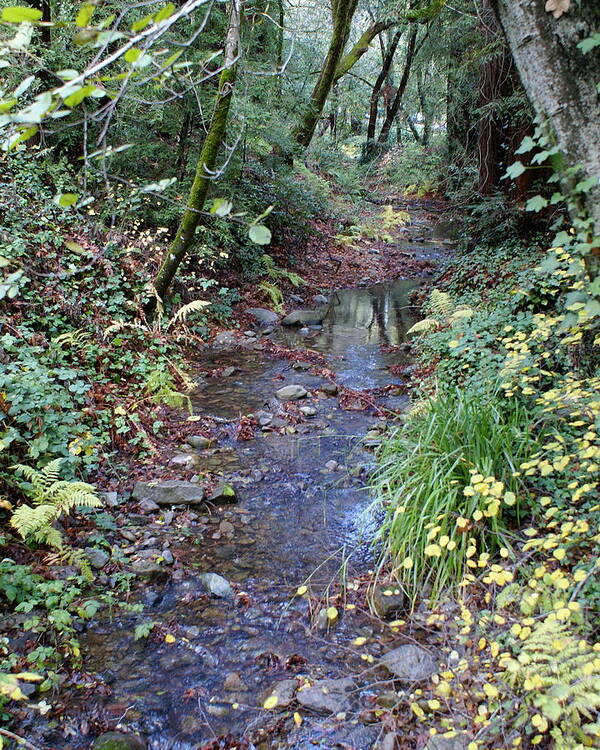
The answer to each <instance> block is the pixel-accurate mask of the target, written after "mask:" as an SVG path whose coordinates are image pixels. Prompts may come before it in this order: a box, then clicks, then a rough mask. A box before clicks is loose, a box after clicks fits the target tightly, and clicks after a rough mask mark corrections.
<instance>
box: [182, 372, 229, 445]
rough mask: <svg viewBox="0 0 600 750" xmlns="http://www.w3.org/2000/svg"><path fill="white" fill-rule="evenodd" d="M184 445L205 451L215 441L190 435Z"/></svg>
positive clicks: (202, 436)
mask: <svg viewBox="0 0 600 750" xmlns="http://www.w3.org/2000/svg"><path fill="white" fill-rule="evenodd" d="M234 369H235V368H234ZM186 443H187V444H188V445H189V446H190V447H191V448H195V449H196V450H205V449H206V448H211V447H212V446H213V445H214V444H215V441H214V440H212V439H211V438H208V437H205V436H204V435H190V436H189V437H188V438H186Z"/></svg>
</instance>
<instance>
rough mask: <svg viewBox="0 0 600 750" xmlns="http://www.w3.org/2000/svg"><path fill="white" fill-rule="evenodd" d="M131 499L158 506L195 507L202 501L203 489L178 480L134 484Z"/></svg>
mask: <svg viewBox="0 0 600 750" xmlns="http://www.w3.org/2000/svg"><path fill="white" fill-rule="evenodd" d="M131 497H132V498H133V499H134V500H152V501H153V502H155V503H157V504H158V505H197V504H198V503H201V502H202V501H203V499H204V487H202V486H201V485H198V484H194V483H192V482H184V481H181V480H179V479H167V480H166V481H164V482H136V483H135V485H134V487H133V491H132V493H131Z"/></svg>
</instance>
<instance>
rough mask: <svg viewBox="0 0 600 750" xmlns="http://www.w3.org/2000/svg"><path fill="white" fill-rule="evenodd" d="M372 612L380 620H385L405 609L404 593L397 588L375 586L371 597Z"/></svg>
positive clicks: (391, 585) (392, 586)
mask: <svg viewBox="0 0 600 750" xmlns="http://www.w3.org/2000/svg"><path fill="white" fill-rule="evenodd" d="M371 606H372V608H373V611H374V612H375V614H376V615H377V616H378V617H381V619H382V620H386V619H389V618H392V617H395V616H396V615H398V614H400V612H401V611H402V610H404V609H406V606H407V600H406V596H405V594H404V591H403V590H402V589H401V588H399V587H398V586H394V585H393V584H389V585H387V586H376V587H375V590H374V591H373V595H372V597H371Z"/></svg>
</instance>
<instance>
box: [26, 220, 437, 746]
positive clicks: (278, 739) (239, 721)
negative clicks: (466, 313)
mask: <svg viewBox="0 0 600 750" xmlns="http://www.w3.org/2000/svg"><path fill="white" fill-rule="evenodd" d="M413 221H414V222H417V224H418V228H417V229H415V226H414V223H413V226H412V234H413V235H414V234H415V233H416V232H418V233H419V234H420V237H421V241H420V242H418V243H415V242H414V241H413V242H411V241H409V240H406V241H405V244H406V250H407V252H411V253H413V254H416V255H417V257H419V254H420V256H421V257H424V258H428V259H432V260H434V261H436V262H437V261H440V260H441V259H442V258H443V257H444V255H445V253H446V252H447V244H448V243H447V242H446V241H444V235H445V234H447V228H446V226H445V225H443V224H441V223H439V224H437V227H436V224H435V222H434V221H433V220H432V218H431V215H430V214H426V213H425V212H421V213H419V214H418V215H417V216H416V217H414V220H413ZM423 238H424V239H423ZM423 281H424V279H423V278H416V279H396V280H392V281H388V282H385V283H380V284H375V285H373V286H367V287H359V288H355V289H341V290H338V291H337V292H335V293H334V294H333V298H332V301H333V305H332V309H331V311H330V314H329V315H328V317H327V319H326V320H325V322H324V325H323V326H322V327H319V328H312V329H309V330H308V332H307V331H306V330H304V331H299V330H298V329H287V328H278V329H276V331H275V332H274V333H273V334H272V337H273V339H274V340H275V342H276V343H278V344H279V345H283V346H285V347H287V348H288V349H292V350H297V351H305V350H306V349H310V350H313V351H314V352H318V353H319V354H321V355H323V356H324V357H325V362H326V365H325V366H326V367H327V368H328V369H329V370H331V371H332V372H333V373H334V378H333V379H334V381H335V382H336V383H337V385H338V387H339V388H340V389H342V392H343V389H352V390H353V391H362V392H364V391H365V390H366V391H368V393H369V395H370V396H371V397H372V399H373V404H376V409H373V408H367V409H353V408H342V407H341V406H340V403H339V394H328V393H325V392H323V391H321V390H320V388H321V387H322V385H323V384H324V383H326V382H328V381H327V380H325V379H324V377H323V375H322V374H316V373H317V372H318V370H317V371H315V370H312V371H311V370H310V369H305V370H303V369H294V368H293V366H292V363H291V362H290V361H288V360H285V359H281V358H274V357H270V356H268V355H266V354H265V352H263V351H260V350H257V349H254V348H244V349H242V350H235V351H234V350H209V351H208V352H207V353H206V354H205V355H203V360H202V362H201V364H202V366H205V367H206V368H207V369H211V368H222V367H228V366H232V367H235V372H234V373H233V374H232V375H230V376H229V377H216V378H209V379H207V380H206V382H205V383H204V385H203V386H202V387H201V388H199V389H198V391H197V392H196V393H194V394H193V405H194V410H195V412H196V413H198V414H209V415H212V416H214V417H216V418H218V419H219V420H220V421H221V423H222V424H223V437H222V439H220V440H219V442H218V446H217V447H216V448H215V449H212V450H206V451H202V452H201V454H200V455H201V460H202V463H201V465H200V466H199V468H198V470H199V471H200V472H201V471H202V470H206V471H212V472H215V471H218V472H221V473H222V474H223V475H224V476H225V477H226V479H227V480H228V481H230V482H231V483H232V485H234V486H235V488H236V492H237V497H238V503H237V504H235V505H230V506H220V507H215V508H212V509H207V508H205V507H203V508H201V509H200V510H199V511H198V512H197V513H190V512H187V511H186V512H178V513H177V514H176V515H175V518H174V520H170V521H169V523H170V525H171V528H172V531H171V532H170V533H172V541H171V543H170V550H171V551H172V553H173V554H174V555H175V557H176V558H177V559H180V560H183V561H184V563H185V569H186V575H184V576H180V577H179V580H169V581H168V582H163V583H160V582H153V583H149V584H147V585H145V586H144V588H143V591H142V592H140V598H139V601H141V602H142V603H143V604H144V612H143V615H140V614H139V613H132V614H127V613H122V612H120V611H118V612H115V613H114V617H113V618H112V619H110V618H105V619H102V620H100V621H98V622H96V623H94V624H93V625H90V627H89V628H88V630H87V631H86V632H85V633H82V634H81V643H82V651H83V653H84V654H85V661H84V666H85V670H86V674H95V675H99V676H100V677H101V678H102V680H103V682H104V684H105V685H106V686H108V688H107V689H106V690H105V691H104V694H103V692H102V691H97V690H96V691H94V692H92V693H91V694H90V693H88V692H86V691H85V690H81V691H80V694H79V695H78V694H77V691H73V693H72V694H71V696H70V697H69V700H68V711H67V716H71V717H76V718H74V719H73V726H74V727H81V726H84V730H83V731H85V729H88V730H89V728H90V727H91V730H90V735H91V736H93V734H95V731H94V729H93V727H94V726H95V723H94V722H98V721H99V720H100V719H101V720H102V721H104V722H108V723H110V722H112V725H113V726H114V725H115V724H116V723H117V722H119V723H120V726H122V727H124V728H126V729H128V730H132V731H137V732H139V733H140V734H141V735H142V736H143V737H144V738H145V740H146V742H147V745H148V747H149V748H151V749H152V750H167V749H171V750H192V748H199V747H202V746H203V745H204V743H208V742H210V741H211V740H213V739H215V738H216V737H218V736H222V735H226V734H228V733H231V734H232V735H233V736H235V737H241V736H243V735H249V734H251V733H252V732H253V731H255V730H256V729H257V728H258V727H260V726H263V725H266V724H267V723H268V722H269V720H271V722H273V721H274V720H275V719H276V718H277V716H276V715H275V714H272V713H271V714H268V713H267V712H266V711H264V710H263V709H262V703H263V701H264V699H265V696H266V695H268V694H269V690H270V689H271V688H272V686H273V685H274V684H276V683H277V682H278V681H280V680H283V679H290V678H294V677H297V676H298V675H306V676H307V677H309V678H310V680H311V681H314V680H316V679H319V678H323V677H342V676H343V677H346V676H348V675H350V676H352V677H355V678H356V676H357V675H359V674H361V673H362V672H363V671H364V668H365V662H364V661H363V660H361V656H360V654H359V653H358V650H357V649H356V647H353V646H352V640H353V639H355V638H356V637H357V636H364V637H368V638H373V640H374V646H373V648H372V649H371V653H373V654H375V656H376V655H377V650H379V651H380V652H381V650H382V649H383V650H384V649H385V646H384V643H385V636H384V635H383V631H382V625H381V623H380V622H379V621H378V620H377V619H376V618H372V617H371V616H370V615H369V613H368V612H360V611H352V609H350V610H346V611H344V609H343V607H341V608H340V609H341V615H342V616H341V617H340V618H339V621H338V622H335V623H332V624H331V627H329V628H328V627H327V626H326V623H324V622H323V621H322V617H321V622H318V620H319V618H318V616H317V613H318V610H319V608H320V607H321V606H323V607H326V606H327V604H328V602H327V593H328V592H329V593H331V594H333V593H334V587H333V584H334V583H336V582H337V583H338V584H339V583H340V581H341V582H342V584H343V585H345V584H346V583H348V582H350V589H351V588H352V581H357V580H359V579H360V576H362V575H364V574H365V573H367V572H368V571H369V569H370V568H371V567H372V566H373V555H374V550H373V548H372V546H371V539H372V536H373V531H374V528H375V525H376V513H374V512H372V511H370V510H369V508H370V506H371V504H372V498H371V497H370V495H369V489H368V487H369V473H370V471H371V469H372V467H373V464H374V456H373V451H372V446H369V445H365V441H364V440H363V438H364V436H365V434H366V433H367V432H369V431H371V434H373V430H375V431H377V430H381V431H383V430H384V429H386V423H388V422H391V421H392V420H391V415H392V414H393V413H396V412H401V411H403V410H404V409H405V408H406V405H407V403H408V397H407V395H406V389H405V388H404V387H403V380H402V377H401V376H396V375H393V374H392V373H391V372H390V370H389V369H388V368H389V367H390V365H409V364H410V361H409V359H408V354H406V353H403V352H402V347H401V346H400V345H401V344H402V343H403V342H404V340H405V333H406V331H407V329H408V328H409V327H410V326H411V325H412V324H413V322H414V321H415V316H414V310H413V309H412V308H411V304H410V300H409V294H410V293H411V291H412V290H413V289H415V288H416V287H418V286H419V285H420V284H422V283H423ZM398 347H400V349H398ZM288 384H298V385H301V386H303V387H304V388H305V389H306V390H307V391H308V392H309V396H308V398H304V399H302V400H301V401H298V402H295V403H296V404H298V405H305V406H308V405H310V406H312V407H314V409H315V411H316V414H315V415H314V416H311V417H310V418H308V419H302V420H301V421H299V422H298V424H296V425H295V426H294V427H293V428H292V429H287V428H285V425H286V424H288V423H286V422H281V425H283V428H282V429H275V427H279V424H280V423H279V421H278V417H277V415H276V414H275V416H274V419H273V422H272V423H271V424H269V425H266V426H265V427H264V429H263V430H260V429H259V430H257V431H256V434H255V437H254V438H253V439H251V440H245V441H240V440H236V439H234V436H233V435H232V433H231V431H228V426H229V425H230V424H233V423H234V421H236V420H238V419H239V418H240V417H241V416H242V415H247V414H249V413H251V412H256V411H257V410H266V411H268V412H272V411H273V408H272V407H273V406H274V393H275V391H276V389H277V388H280V387H281V386H283V385H288ZM346 406H347V404H346ZM350 406H352V404H350ZM382 415H383V416H382ZM386 417H387V418H386ZM367 442H368V441H367ZM374 442H377V441H376V440H375V441H374ZM193 510H197V507H195V508H194V509H193ZM136 523H139V524H142V525H143V524H146V527H145V528H144V533H145V534H150V535H154V530H155V528H156V527H157V526H158V529H159V530H160V526H161V519H160V518H158V520H156V521H153V522H152V521H150V522H149V521H148V519H146V520H143V519H140V518H138V520H137V521H136V519H135V518H134V519H133V520H132V521H131V525H132V528H133V529H134V530H135V525H136ZM162 531H164V526H163V529H162ZM207 571H210V572H214V573H217V574H219V575H221V576H223V577H224V578H226V579H227V580H228V581H229V582H231V583H232V585H233V587H234V588H235V590H236V593H237V598H236V602H235V604H234V603H233V602H231V601H227V600H223V599H215V598H210V597H208V596H206V594H205V593H204V592H203V590H202V588H201V586H200V585H199V582H198V579H197V574H198V573H200V572H207ZM307 583H308V585H309V587H310V591H311V593H312V594H313V598H312V599H311V601H310V602H309V600H308V599H307V598H306V597H300V596H294V592H295V590H296V588H297V587H298V586H300V585H304V584H307ZM336 590H337V591H339V589H336ZM349 597H351V594H350V593H349ZM319 598H320V601H321V604H319V603H318V601H319ZM350 600H351V598H349V599H348V601H350ZM315 601H316V602H317V603H316V604H315ZM311 602H312V604H311ZM142 621H152V622H155V623H158V624H159V626H160V628H158V629H157V632H158V633H160V637H152V636H151V637H149V638H143V639H139V640H134V638H133V633H134V629H135V626H136V624H139V623H140V622H142ZM165 633H173V636H174V641H172V642H168V641H165V636H164V634H165ZM83 682H85V680H83ZM356 684H357V687H356V691H354V692H353V695H352V708H351V709H348V710H347V711H348V712H347V715H346V712H345V714H344V715H345V716H346V718H347V721H344V722H342V723H340V722H339V721H337V722H335V721H333V723H332V722H331V721H329V720H328V719H327V718H325V717H323V716H319V715H317V714H313V713H311V712H308V713H305V714H303V717H304V718H303V722H302V726H300V727H296V726H295V724H294V723H293V721H292V720H291V718H289V714H288V715H287V717H288V718H287V719H284V718H282V720H281V722H280V724H279V726H277V727H275V728H273V727H271V729H272V731H271V732H269V733H267V734H265V736H264V739H263V740H262V741H261V742H259V743H258V744H257V745H256V746H257V747H261V748H298V750H300V749H301V748H308V747H311V748H312V747H315V746H319V747H327V748H333V747H335V746H336V743H340V742H341V743H346V745H348V746H350V747H356V748H359V749H360V750H363V748H365V749H366V748H369V747H372V746H373V745H374V743H375V742H376V740H377V737H378V735H379V728H378V727H377V726H375V727H374V726H368V727H367V726H364V725H363V724H361V723H360V722H357V716H358V713H359V711H360V707H361V706H364V704H365V701H367V702H368V700H369V696H373V695H374V693H373V690H372V688H369V687H364V685H363V684H362V683H361V681H360V679H358V680H357V682H356ZM280 716H282V715H281V714H280ZM81 717H85V719H83V720H82V718H81ZM350 717H352V719H350ZM82 721H85V724H84V725H82V723H81V722H82ZM67 724H68V720H67ZM44 742H45V743H47V744H44ZM91 742H92V740H91V739H90V737H89V736H88V737H85V736H83V735H80V734H79V732H78V731H77V730H76V729H74V731H73V736H71V737H68V738H67V739H65V738H64V736H62V735H61V736H59V734H58V733H53V734H52V736H51V738H50V737H48V735H46V737H45V738H44V740H43V741H42V743H41V746H42V747H52V748H61V749H62V748H86V747H90V746H91ZM228 746H229V745H225V744H224V745H223V747H228ZM215 747H217V745H215ZM219 747H220V746H219ZM232 747H233V745H232Z"/></svg>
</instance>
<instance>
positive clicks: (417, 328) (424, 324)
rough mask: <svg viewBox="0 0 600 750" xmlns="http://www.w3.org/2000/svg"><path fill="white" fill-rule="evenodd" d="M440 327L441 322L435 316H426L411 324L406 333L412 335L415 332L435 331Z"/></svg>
mask: <svg viewBox="0 0 600 750" xmlns="http://www.w3.org/2000/svg"><path fill="white" fill-rule="evenodd" d="M439 327H440V324H439V323H438V322H437V320H436V319H435V318H424V319H423V320H419V321H418V322H417V323H415V324H414V325H413V326H411V327H410V328H409V329H408V331H407V332H406V335H407V336H412V335H413V334H415V333H428V332H429V331H433V330H435V329H436V328H439Z"/></svg>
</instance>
